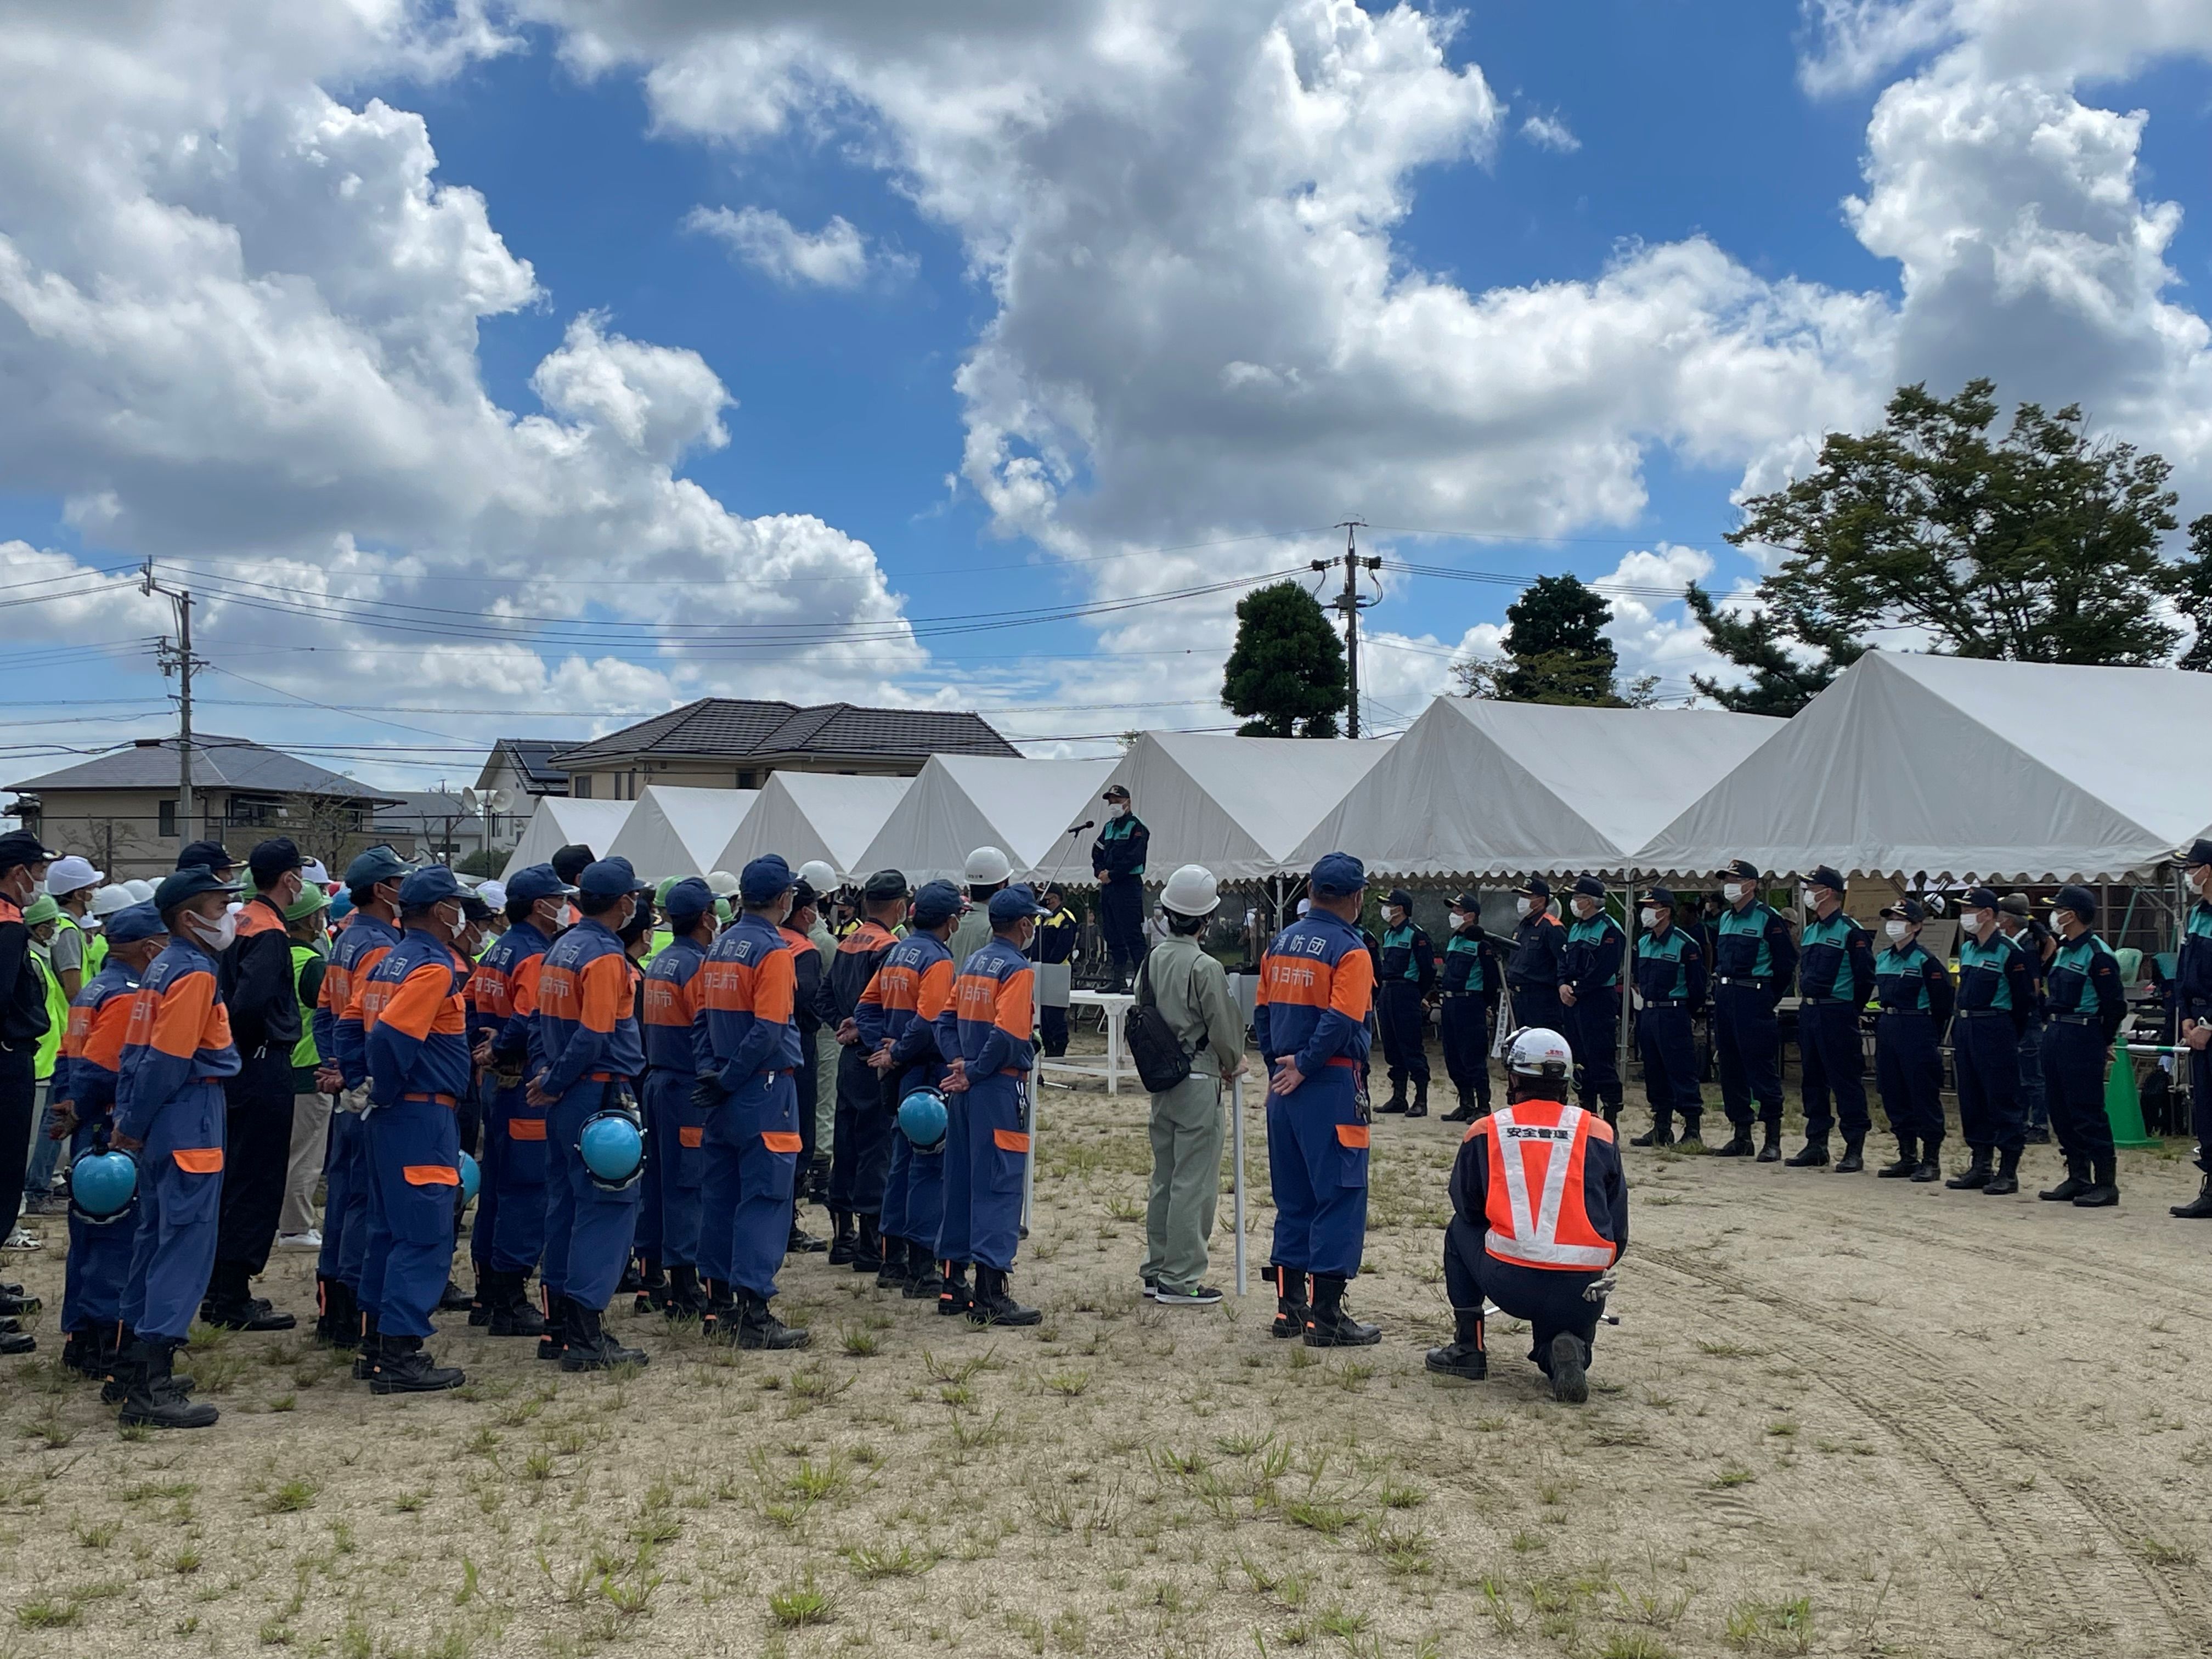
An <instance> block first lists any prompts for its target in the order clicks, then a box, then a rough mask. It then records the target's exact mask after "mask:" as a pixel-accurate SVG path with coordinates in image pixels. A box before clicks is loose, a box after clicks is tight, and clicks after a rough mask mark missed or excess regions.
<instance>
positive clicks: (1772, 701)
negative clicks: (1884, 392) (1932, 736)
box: [1686, 380, 2212, 714]
mask: <svg viewBox="0 0 2212 1659" xmlns="http://www.w3.org/2000/svg"><path fill="white" fill-rule="evenodd" d="M1997 408H1998V405H1997V400H1996V386H1995V383H1994V382H1992V381H1990V380H1970V381H1968V382H1967V383H1966V386H1965V387H1964V389H1962V390H1961V391H1960V393H1959V395H1958V396H1957V397H1955V398H1949V399H1944V398H1937V397H1935V396H1934V395H1932V394H1931V393H1930V392H1929V391H1928V388H1927V387H1926V386H1905V387H1904V388H1902V389H1901V390H1899V392H1898V393H1897V395H1896V396H1895V397H1893V398H1891V399H1890V403H1889V409H1888V414H1887V419H1886V420H1885V421H1884V422H1883V423H1882V425H1881V428H1879V429H1878V430H1876V431H1875V432H1873V433H1870V434H1868V435H1865V436H1855V435H1851V434H1849V433H1831V434H1830V435H1828V438H1827V441H1826V442H1825V443H1824V444H1823V445H1822V446H1821V449H1820V463H1819V465H1817V466H1816V467H1815V468H1814V471H1812V472H1811V473H1809V474H1808V476H1806V477H1802V478H1800V479H1798V480H1797V481H1796V483H1791V484H1790V485H1788V486H1787V487H1785V488H1784V489H1778V490H1775V491H1773V492H1771V494H1768V495H1755V496H1753V497H1752V499H1751V500H1750V501H1747V502H1746V503H1745V504H1744V522H1743V524H1742V525H1741V527H1739V528H1738V529H1736V530H1735V531H1734V532H1730V534H1729V538H1728V539H1729V541H1730V542H1732V543H1734V544H1735V545H1737V546H1739V547H1745V546H1753V545H1757V546H1762V547H1767V548H1771V549H1774V550H1778V551H1779V552H1780V553H1782V554H1783V556H1784V557H1783V560H1782V562H1781V563H1780V565H1779V566H1778V567H1777V568H1776V569H1775V570H1774V572H1773V574H1771V575H1769V576H1768V577H1767V578H1766V580H1764V581H1763V582H1761V583H1760V584H1759V590H1758V598H1759V607H1758V609H1757V610H1756V611H1754V612H1753V613H1751V614H1749V615H1744V614H1741V613H1730V612H1728V611H1722V610H1720V609H1719V608H1718V607H1717V606H1716V605H1713V604H1712V602H1711V600H1710V599H1703V598H1702V596H1698V595H1697V594H1696V590H1694V589H1693V590H1692V595H1691V596H1686V597H1688V598H1689V603H1690V605H1691V609H1692V612H1693V613H1694V614H1696V615H1697V617H1699V620H1700V621H1701V622H1702V623H1704V624H1705V631H1706V637H1707V639H1708V641H1710V642H1711V644H1712V646H1713V647H1714V648H1715V649H1716V650H1717V651H1718V652H1719V653H1721V654H1722V655H1723V656H1724V657H1726V658H1728V659H1729V660H1730V661H1732V662H1734V663H1735V664H1737V665H1739V666H1741V667H1743V668H1746V669H1748V670H1749V671H1751V674H1752V683H1751V685H1750V686H1749V687H1748V688H1746V689H1742V690H1725V689H1723V688H1722V687H1719V686H1717V685H1715V684H1711V683H1710V682H1707V681H1705V680H1702V679H1701V680H1700V681H1699V683H1698V684H1699V690H1701V691H1705V692H1706V693H1707V694H1708V695H1710V696H1713V697H1715V698H1716V699H1717V701H1719V702H1722V703H1723V705H1724V706H1726V707H1729V708H1745V709H1756V710H1757V712H1759V713H1762V714H1790V713H1792V712H1794V711H1795V710H1796V708H1802V706H1803V704H1804V702H1806V701H1807V700H1808V699H1809V698H1810V697H1811V696H1814V694H1815V693H1817V692H1818V691H1819V690H1820V688H1821V687H1822V686H1824V685H1826V684H1827V682H1828V681H1829V680H1830V679H1832V678H1834V676H1835V675H1836V673H1837V672H1838V671H1840V670H1842V669H1843V668H1844V667H1846V666H1848V665H1850V663H1851V662H1852V661H1853V660H1855V659H1857V657H1858V656H1859V655H1860V654H1861V653H1863V652H1864V651H1866V650H1868V649H1869V648H1871V647H1872V646H1873V645H1874V644H1875V636H1878V635H1882V634H1885V633H1904V634H1908V635H1911V634H1917V635H1920V636H1921V637H1922V638H1923V639H1924V640H1925V641H1927V648H1928V649H1929V650H1932V651H1936V652H1940V653H1944V654H1947V655H1954V656H1962V657H1990V658H2001V659H2008V660H2013V661H2020V662H2066V663H2114V664H2121V665H2142V664H2149V663H2158V662H2162V661H2165V660H2166V659H2168V658H2169V657H2170V656H2171V655H2172V652H2173V649H2174V647H2175V646H2176V645H2177V644H2179V641H2180V638H2181V632H2180V630H2179V629H2177V628H2175V627H2173V626H2172V625H2171V624H2169V623H2166V622H2164V621H2161V620H2160V617H2159V614H2158V612H2159V611H2160V609H2161V608H2162V605H2161V602H2162V601H2172V602H2176V603H2179V601H2180V600H2182V599H2185V597H2186V590H2187V588H2188V585H2189V582H2190V581H2191V564H2187V563H2179V562H2173V561H2171V560H2168V559H2167V558H2166V557H2165V556H2163V554H2162V552H2161V550H2160V547H2161V543H2162V540H2163V538H2164V537H2165V536H2166V533H2167V532H2170V531H2172V529H2173V528H2174V527H2175V526H2176V524H2177V522H2178V520H2176V519H2175V518H2174V515H2173V507H2174V502H2175V500H2176V497H2175V495H2174V494H2173V492H2172V490H2171V489H2168V488H2167V487H2166V483H2167V479H2168V477H2169V476H2170V474H2171V472H2172V468H2171V467H2169V466H2168V465H2166V461H2165V460H2164V459H2163V458H2161V457H2160V456H2158V455H2155V454H2146V453H2142V452H2139V451H2138V450H2137V449H2136V447H2135V446H2133V445H2132V444H2127V443H2122V442H2118V441H2114V440H2110V439H2098V438H2093V437H2091V436H2090V435H2089V434H2088V431H2087V422H2086V421H2085V419H2084V417H2083V416H2082V413H2081V408H2080V407H2079V406H2078V405H2075V404H2069V405H2068V406H2067V407H2066V408H2064V409H2062V410H2058V411H2057V413H2055V414H2052V413H2048V412H2046V411H2045V410H2044V409H2043V408H2042V406H2041V405H2039V404H2021V406H2020V407H2019V409H2018V410H2015V412H2014V415H2013V418H2012V421H2011V423H2010V425H2009V426H2008V428H2005V430H2004V431H2003V433H2002V435H2001V436H1994V437H1993V436H1992V435H1991V433H1992V429H1993V428H1994V427H1995V425H1996V417H1997ZM2206 552H2207V550H2206V549H2204V548H2200V549H2199V550H2198V552H2197V559H2196V560H2194V561H2192V562H2191V563H2194V564H2197V565H2201V564H2202V563H2203V559H2204V557H2205V556H2206ZM2197 580H2199V581H2200V584H2201V585H2203V586H2205V587H2206V589H2207V592H2208V593H2212V582H2205V581H2203V579H2202V578H2201V577H2199V578H2198V579H2197ZM2207 603H2208V604H2212V599H2208V601H2207Z"/></svg>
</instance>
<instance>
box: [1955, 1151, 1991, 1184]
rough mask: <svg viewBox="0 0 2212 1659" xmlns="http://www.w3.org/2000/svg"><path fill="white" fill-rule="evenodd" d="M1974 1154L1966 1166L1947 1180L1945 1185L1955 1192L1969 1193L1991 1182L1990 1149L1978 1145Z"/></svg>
mask: <svg viewBox="0 0 2212 1659" xmlns="http://www.w3.org/2000/svg"><path fill="white" fill-rule="evenodd" d="M1973 1154H1974V1155H1973V1158H1972V1161H1970V1162H1969V1163H1968V1164H1967V1165H1966V1168H1965V1169H1963V1170H1960V1171H1959V1173H1958V1174H1956V1175H1954V1176H1952V1177H1951V1178H1950V1179H1949V1180H1948V1181H1947V1182H1944V1183H1943V1184H1944V1186H1946V1187H1947V1188H1949V1189H1950V1190H1951V1191H1953V1192H1954V1193H1967V1192H1972V1191H1974V1190H1975V1189H1976V1188H1982V1187H1986V1186H1988V1185H1989V1184H1990V1149H1989V1148H1988V1147H1986V1146H1977V1147H1975V1148H1973Z"/></svg>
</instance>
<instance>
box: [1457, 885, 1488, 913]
mask: <svg viewBox="0 0 2212 1659" xmlns="http://www.w3.org/2000/svg"><path fill="white" fill-rule="evenodd" d="M1451 904H1452V908H1453V909H1455V910H1464V911H1466V912H1467V913H1468V915H1471V916H1479V915H1481V914H1482V899H1481V896H1480V895H1478V894H1476V893H1474V892H1473V891H1468V892H1464V893H1462V894H1460V895H1459V896H1456V897H1455V898H1454V899H1453V900H1452V902H1451Z"/></svg>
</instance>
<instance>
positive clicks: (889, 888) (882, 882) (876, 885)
mask: <svg viewBox="0 0 2212 1659" xmlns="http://www.w3.org/2000/svg"><path fill="white" fill-rule="evenodd" d="M907 892H908V888H907V884H906V875H905V872H902V871H898V870H878V871H877V872H876V873H875V874H873V875H872V876H870V877H869V878H868V884H867V885H866V886H865V887H863V888H861V889H860V896H861V897H862V898H864V899H869V900H873V901H878V902H880V901H882V900H884V899H902V898H904V897H905V896H907Z"/></svg>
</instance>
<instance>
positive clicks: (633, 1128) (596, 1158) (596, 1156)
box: [576, 1106, 645, 1193]
mask: <svg viewBox="0 0 2212 1659" xmlns="http://www.w3.org/2000/svg"><path fill="white" fill-rule="evenodd" d="M576 1155H577V1156H578V1157H579V1158H582V1159H583V1160H584V1168H585V1170H586V1171H587V1172H588V1173H589V1174H590V1176H591V1177H592V1181H593V1182H594V1183H596V1184H597V1185H599V1186H601V1187H604V1188H606V1189H607V1190H608V1191H609V1192H614V1193H618V1192H621V1191H622V1190H623V1188H626V1187H628V1186H629V1185H630V1184H631V1183H632V1182H635V1180H636V1179H637V1178H638V1177H639V1176H641V1175H642V1174H644V1173H645V1132H644V1131H643V1130H642V1129H641V1128H640V1127H638V1122H637V1120H636V1119H635V1118H634V1117H632V1116H631V1115H629V1113H628V1112H625V1111H623V1110H622V1109H620V1108H619V1107H613V1106H610V1107H608V1108H606V1109H605V1110H603V1111H597V1112H594V1113H592V1115H591V1116H589V1117H587V1118H586V1119H585V1120H584V1128H583V1133H581V1134H580V1135H578V1136H577V1137H576Z"/></svg>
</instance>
